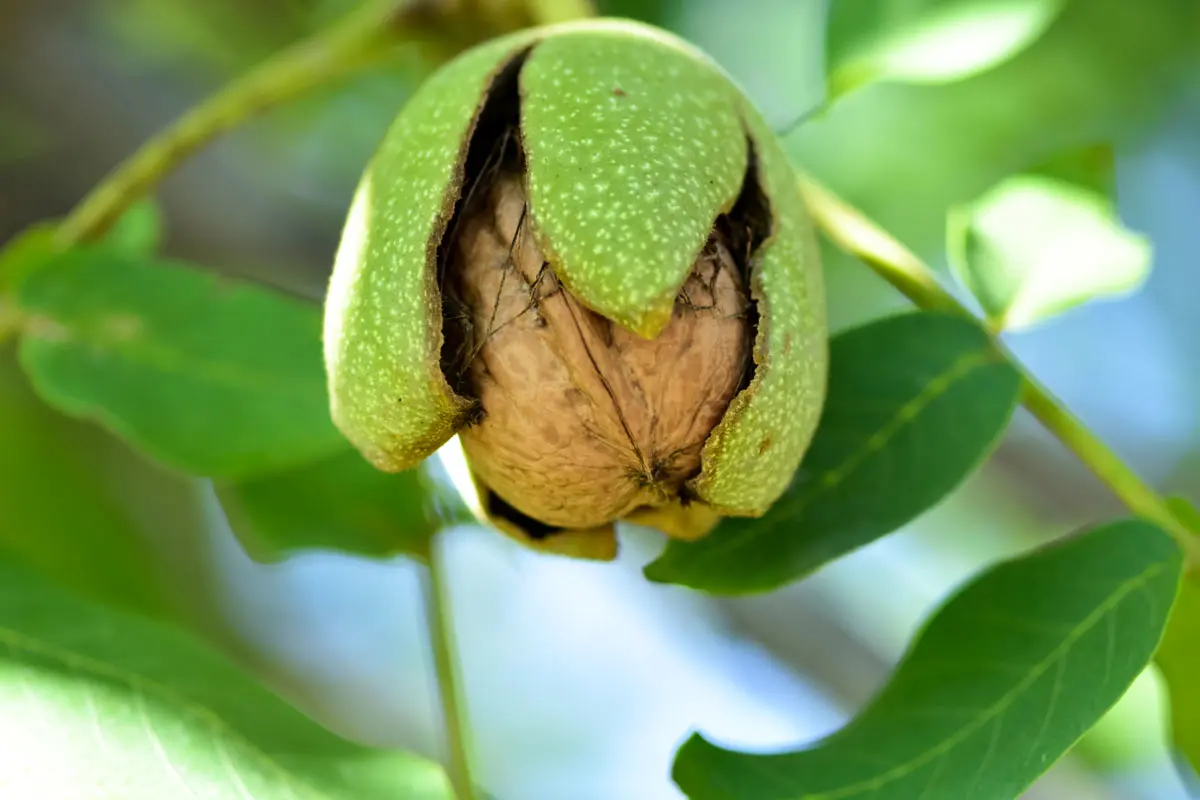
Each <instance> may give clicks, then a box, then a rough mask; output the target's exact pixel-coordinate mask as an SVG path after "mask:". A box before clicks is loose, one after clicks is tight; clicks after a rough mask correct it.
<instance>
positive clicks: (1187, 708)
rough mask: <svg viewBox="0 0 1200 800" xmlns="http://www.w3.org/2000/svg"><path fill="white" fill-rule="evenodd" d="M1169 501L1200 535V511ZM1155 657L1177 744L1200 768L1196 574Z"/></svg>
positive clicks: (1199, 622) (1199, 607)
mask: <svg viewBox="0 0 1200 800" xmlns="http://www.w3.org/2000/svg"><path fill="white" fill-rule="evenodd" d="M1169 503H1170V504H1171V508H1172V510H1173V511H1174V512H1175V517H1176V518H1177V519H1179V520H1180V522H1182V523H1183V524H1184V525H1186V526H1187V528H1188V529H1189V530H1190V531H1192V532H1193V533H1195V534H1197V535H1200V511H1197V510H1196V508H1195V507H1194V506H1192V505H1191V504H1190V503H1188V502H1187V501H1186V500H1182V499H1176V498H1172V499H1171V500H1170V501H1169ZM1155 661H1156V663H1157V664H1158V668H1159V670H1160V671H1161V672H1162V676H1163V679H1164V680H1165V681H1166V683H1167V690H1168V693H1169V694H1170V697H1171V731H1172V735H1173V737H1174V741H1175V748H1176V749H1177V750H1178V751H1179V753H1180V754H1181V755H1183V757H1184V758H1186V759H1187V760H1188V763H1190V764H1191V765H1192V769H1194V770H1196V771H1197V772H1200V585H1197V582H1196V581H1195V579H1194V578H1191V579H1189V580H1184V582H1183V584H1182V586H1181V587H1180V590H1179V598H1178V599H1177V600H1176V601H1175V608H1174V609H1173V610H1172V611H1171V621H1170V623H1169V624H1168V625H1167V632H1166V634H1165V635H1164V636H1163V641H1162V645H1161V646H1160V647H1159V648H1158V655H1157V656H1156V658H1155Z"/></svg>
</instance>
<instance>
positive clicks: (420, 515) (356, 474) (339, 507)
mask: <svg viewBox="0 0 1200 800" xmlns="http://www.w3.org/2000/svg"><path fill="white" fill-rule="evenodd" d="M218 492H219V494H220V497H221V503H222V505H223V506H224V507H225V511H226V513H227V514H228V515H229V519H230V522H231V524H232V525H233V529H234V531H235V532H236V533H237V534H238V536H239V537H240V538H241V539H242V540H243V542H244V543H245V544H246V546H247V549H249V550H250V551H251V552H252V553H254V554H256V555H259V556H260V557H264V558H278V557H280V556H282V555H284V554H286V553H288V552H289V551H293V550H304V549H311V548H325V549H333V550H342V551H345V552H351V553H358V554H361V555H367V556H374V557H380V558H382V557H387V556H393V555H396V554H398V553H406V554H409V555H418V556H419V555H421V554H423V553H424V552H425V551H426V544H427V542H428V539H429V537H430V536H432V535H433V534H434V533H435V532H436V531H437V528H438V527H439V526H440V525H441V524H442V523H440V522H439V523H434V522H431V521H430V516H429V515H428V514H427V513H426V512H427V509H426V497H425V490H424V488H423V487H422V485H421V479H420V476H419V474H418V472H417V470H409V471H407V472H401V473H398V474H391V473H386V472H381V471H379V470H377V469H375V468H374V467H372V466H371V465H370V464H368V463H367V462H366V461H365V460H364V459H363V457H362V456H361V455H359V454H358V453H357V452H355V451H352V450H348V451H346V452H345V453H342V454H339V455H336V456H332V457H330V458H327V459H324V460H322V461H318V462H315V463H313V464H309V465H306V466H303V467H299V468H297V469H293V470H289V471H287V472H283V473H280V474H277V475H268V476H265V477H261V478H255V479H251V480H248V481H243V482H240V483H231V484H225V485H221V486H219V487H218Z"/></svg>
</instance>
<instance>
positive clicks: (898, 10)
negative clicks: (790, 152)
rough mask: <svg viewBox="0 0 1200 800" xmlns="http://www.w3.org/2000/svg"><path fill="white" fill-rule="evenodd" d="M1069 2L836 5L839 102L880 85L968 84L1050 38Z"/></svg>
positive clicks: (944, 0) (831, 36) (929, 0)
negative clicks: (1041, 38) (1045, 33)
mask: <svg viewBox="0 0 1200 800" xmlns="http://www.w3.org/2000/svg"><path fill="white" fill-rule="evenodd" d="M1066 2H1067V0H869V1H868V0H832V3H831V5H830V8H829V22H828V33H827V39H826V52H827V64H828V66H827V69H828V74H829V87H830V88H829V92H830V95H831V96H834V97H836V96H838V95H841V94H844V93H846V92H848V91H850V90H852V89H855V88H857V87H859V86H862V85H863V84H866V83H871V82H874V81H880V80H892V81H904V82H911V83H941V82H945V81H955V80H961V79H963V78H966V77H969V76H970V75H973V74H975V73H977V72H981V71H983V70H986V69H988V68H990V67H993V66H995V65H996V64H998V63H1000V62H1002V61H1005V60H1006V59H1008V58H1009V57H1011V56H1012V55H1013V54H1014V53H1016V52H1018V51H1019V50H1021V49H1023V48H1024V47H1026V46H1027V45H1028V44H1029V43H1030V42H1032V41H1033V40H1035V39H1036V38H1037V37H1038V36H1040V35H1041V34H1042V32H1043V31H1045V30H1046V28H1048V27H1049V25H1050V23H1051V22H1053V21H1054V19H1055V17H1057V16H1058V14H1059V12H1060V11H1062V9H1063V7H1064V6H1065V5H1066Z"/></svg>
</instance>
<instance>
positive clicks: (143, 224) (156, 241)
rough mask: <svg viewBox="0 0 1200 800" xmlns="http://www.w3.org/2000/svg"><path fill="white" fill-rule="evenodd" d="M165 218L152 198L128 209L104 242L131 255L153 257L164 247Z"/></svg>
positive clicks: (140, 201)
mask: <svg viewBox="0 0 1200 800" xmlns="http://www.w3.org/2000/svg"><path fill="white" fill-rule="evenodd" d="M162 234H163V218H162V212H161V211H160V210H159V208H158V204H157V203H156V202H154V198H152V197H144V198H142V199H141V200H138V201H137V202H136V203H134V204H133V205H131V206H130V207H129V208H128V209H126V211H125V213H124V214H122V215H121V216H120V217H119V218H118V219H117V221H116V222H115V223H113V226H112V227H111V228H109V231H108V233H107V234H105V236H104V241H105V242H106V243H107V244H110V245H112V247H113V248H114V249H116V250H120V251H122V252H124V253H128V254H130V255H144V256H152V255H154V254H155V253H157V252H158V250H159V248H160V247H161V246H162Z"/></svg>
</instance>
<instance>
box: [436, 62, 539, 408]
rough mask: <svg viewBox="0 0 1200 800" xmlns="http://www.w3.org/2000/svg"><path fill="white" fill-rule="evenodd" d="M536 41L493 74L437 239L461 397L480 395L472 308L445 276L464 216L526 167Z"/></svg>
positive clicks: (447, 365) (445, 348)
mask: <svg viewBox="0 0 1200 800" xmlns="http://www.w3.org/2000/svg"><path fill="white" fill-rule="evenodd" d="M532 49H533V46H532V45H531V46H529V47H527V48H525V49H524V50H521V51H519V52H517V53H515V54H514V55H513V56H512V57H511V58H510V59H509V61H508V63H507V64H505V65H504V66H503V67H502V68H501V69H500V71H499V72H497V73H496V77H495V78H493V80H492V83H491V85H490V86H489V87H488V90H487V93H486V95H485V98H484V101H483V106H482V108H480V110H479V116H478V118H477V120H476V123H475V128H474V131H473V132H472V134H471V141H470V142H469V144H468V146H467V155H466V159H465V162H464V166H463V180H462V187H463V190H462V193H461V194H460V196H459V198H458V200H457V202H456V203H455V205H454V211H453V214H452V215H451V217H450V221H449V223H448V224H447V226H446V233H445V235H444V236H443V237H442V240H441V242H439V244H438V250H437V278H438V288H439V293H440V295H441V298H442V351H441V369H442V374H443V375H444V376H445V377H446V381H447V382H448V383H449V384H450V388H451V389H452V390H453V391H454V393H455V394H456V395H458V396H459V397H463V398H466V399H469V400H477V399H478V393H477V392H476V391H474V389H473V387H472V386H471V385H470V381H469V374H470V371H469V370H468V369H467V367H468V365H469V364H470V360H471V357H472V354H473V346H472V341H473V336H472V335H471V330H470V312H469V310H468V309H467V308H466V307H465V305H464V304H463V302H462V300H461V299H460V298H459V297H458V294H457V292H456V290H455V287H454V281H453V280H447V276H446V269H447V264H448V263H449V261H450V252H451V250H452V248H453V247H454V243H455V238H456V236H457V234H458V230H459V225H460V223H461V221H462V219H463V217H464V216H465V215H467V214H469V213H470V212H471V211H472V210H473V209H475V208H476V207H477V206H478V205H479V204H480V203H484V202H486V201H487V196H488V189H489V188H490V186H491V185H492V183H494V181H495V179H496V176H497V175H499V174H500V172H501V171H502V170H507V169H517V170H523V168H524V161H525V153H524V150H523V149H522V147H521V141H520V115H521V105H520V90H519V87H518V78H519V76H520V73H521V68H522V67H523V66H524V65H525V62H526V60H528V58H529V54H530V52H531V51H532ZM482 413H483V410H482V408H480V407H478V405H476V408H475V411H474V413H473V414H472V415H471V418H470V419H468V420H467V423H468V424H471V423H474V422H478V420H479V417H480V415H481V414H482Z"/></svg>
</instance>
